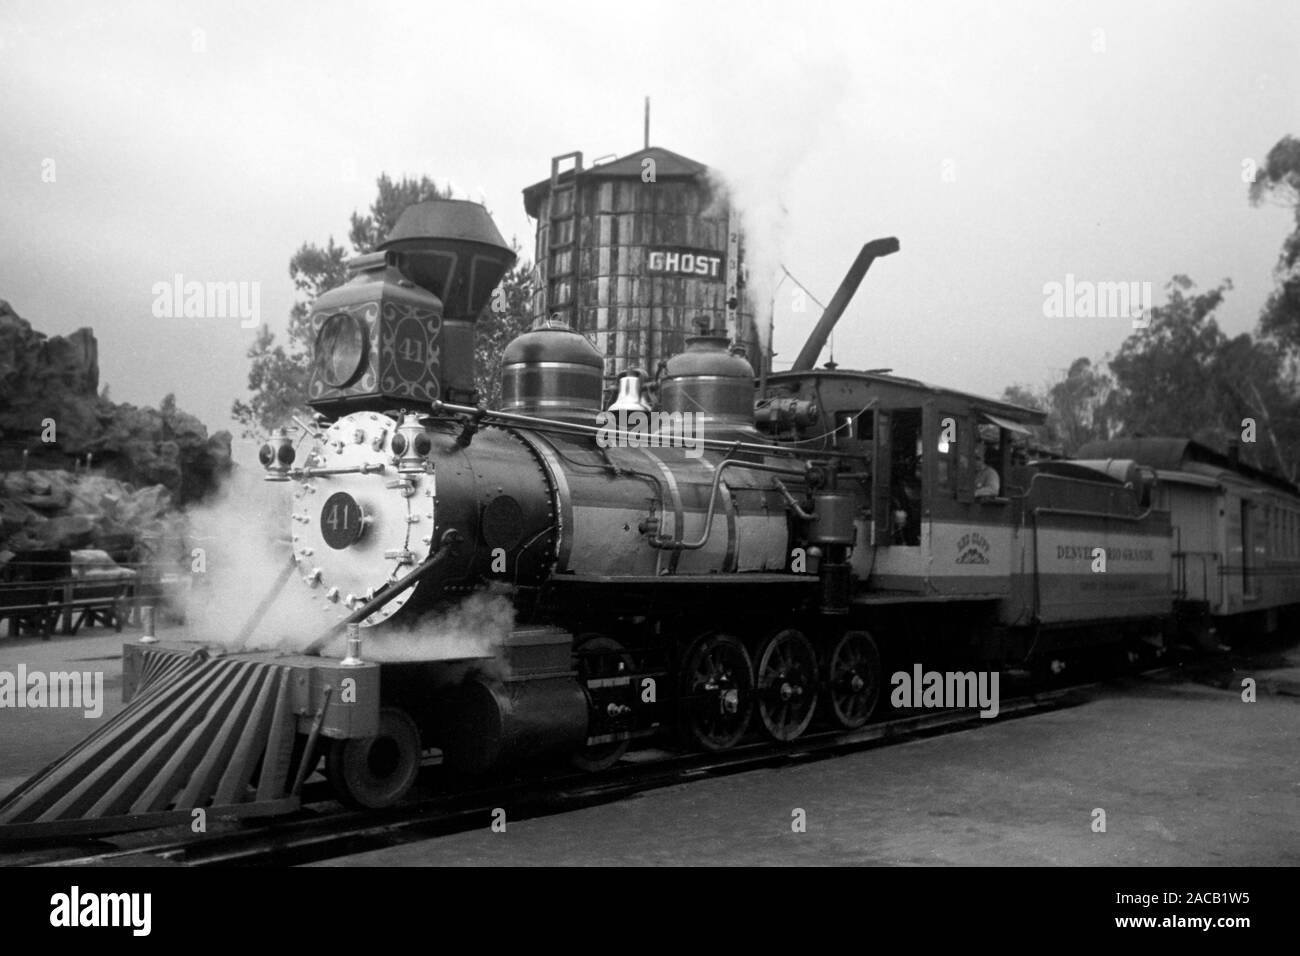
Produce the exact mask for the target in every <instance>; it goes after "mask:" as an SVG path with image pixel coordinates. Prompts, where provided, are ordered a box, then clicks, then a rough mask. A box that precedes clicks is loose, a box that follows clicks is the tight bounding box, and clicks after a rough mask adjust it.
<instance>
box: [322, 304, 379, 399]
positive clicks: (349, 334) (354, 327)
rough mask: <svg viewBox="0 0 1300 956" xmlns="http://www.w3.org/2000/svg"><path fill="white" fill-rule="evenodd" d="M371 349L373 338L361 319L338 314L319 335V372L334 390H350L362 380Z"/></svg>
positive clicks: (326, 322)
mask: <svg viewBox="0 0 1300 956" xmlns="http://www.w3.org/2000/svg"><path fill="white" fill-rule="evenodd" d="M369 349H370V338H369V336H368V335H366V330H365V326H364V325H363V324H362V322H361V320H360V319H358V318H357V317H356V316H355V315H350V314H349V313H347V312H336V313H334V314H333V315H331V316H330V317H329V318H327V319H326V320H325V321H324V322H322V323H321V327H320V331H319V332H317V333H316V350H315V355H316V370H317V372H318V373H319V374H320V377H321V378H322V379H323V380H324V382H325V384H326V385H329V386H330V387H331V388H347V387H348V386H349V385H351V384H352V383H353V382H355V381H356V380H357V379H358V378H359V377H360V375H361V372H362V370H363V369H364V368H365V365H366V358H367V353H368V352H369Z"/></svg>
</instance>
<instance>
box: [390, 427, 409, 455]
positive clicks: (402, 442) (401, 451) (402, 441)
mask: <svg viewBox="0 0 1300 956" xmlns="http://www.w3.org/2000/svg"><path fill="white" fill-rule="evenodd" d="M389 447H390V448H391V449H392V450H393V454H394V455H396V456H397V457H398V458H401V457H402V456H403V455H405V454H406V436H405V435H403V434H402V433H401V432H398V433H397V434H396V435H394V436H393V440H392V441H391V442H390V443H389Z"/></svg>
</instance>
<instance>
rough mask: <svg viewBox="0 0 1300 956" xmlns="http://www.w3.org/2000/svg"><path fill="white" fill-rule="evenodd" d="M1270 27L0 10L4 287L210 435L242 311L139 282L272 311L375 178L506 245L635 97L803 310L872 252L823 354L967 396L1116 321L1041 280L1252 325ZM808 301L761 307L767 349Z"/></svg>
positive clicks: (1121, 322)
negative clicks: (1246, 174) (305, 251)
mask: <svg viewBox="0 0 1300 956" xmlns="http://www.w3.org/2000/svg"><path fill="white" fill-rule="evenodd" d="M196 31H200V32H196ZM1298 44H1300V4H1297V3H1295V2H1294V0H1278V2H1259V3H1242V2H1235V0H1234V2H1218V3H1210V2H1199V3H1172V2H1171V3H1148V2H1144V3H1141V4H1134V3H1132V2H1128V0H1123V2H1118V3H1068V4H1050V3H1043V2H1028V3H1023V4H1014V3H999V4H978V3H961V4H956V3H954V4H947V3H943V4H939V3H925V2H906V3H898V4H875V3H863V2H859V0H835V2H831V3H826V4H819V3H815V2H810V0H799V2H786V3H768V4H763V3H754V2H744V3H720V2H704V0H695V2H671V0H657V2H654V3H610V2H607V0H606V2H597V3H590V4H587V3H575V2H567V0H558V2H551V3H546V4H514V3H493V2H487V0H472V2H460V3H444V2H421V3H415V2H412V3H408V4H402V3H376V2H366V3H318V2H314V3H310V4H308V3H303V4H292V3H280V2H276V3H265V2H256V3H210V4H204V3H166V4H156V5H154V4H147V3H134V2H133V3H86V4H61V3H51V2H47V0H40V2H34V3H13V2H6V3H5V4H4V5H3V8H0V129H3V135H0V298H4V299H8V300H9V301H10V302H11V303H12V305H13V306H14V308H15V309H16V310H17V311H18V312H19V314H21V315H22V316H24V317H25V318H27V319H28V320H29V321H31V322H32V323H33V325H34V326H35V327H36V328H37V329H39V330H40V331H43V332H46V333H50V334H54V333H67V332H70V331H72V330H74V329H76V328H78V327H80V326H84V325H89V326H92V327H93V328H94V330H95V334H96V336H97V337H98V339H99V346H100V368H101V381H102V382H104V383H107V384H108V385H109V386H110V387H111V390H112V396H113V398H114V399H116V400H118V401H131V402H135V403H146V404H156V403H157V402H158V401H159V400H160V399H161V398H162V396H163V395H164V394H166V393H167V392H175V393H176V396H177V400H178V402H179V404H180V405H181V407H182V408H185V409H187V410H190V411H193V412H194V413H196V414H198V415H199V416H200V417H201V418H202V419H203V420H204V421H205V422H206V423H207V424H208V426H209V427H210V428H211V429H213V430H215V429H216V428H221V427H230V423H229V421H228V411H229V407H230V404H231V401H232V400H233V399H235V398H236V397H243V395H244V394H245V389H246V383H247V360H246V359H245V356H244V352H245V349H246V348H247V346H248V344H249V343H250V342H251V341H252V338H253V336H254V334H255V333H254V331H252V330H250V329H244V328H241V327H240V323H239V321H238V319H237V318H225V319H185V318H158V317H156V316H155V315H154V314H153V311H152V309H151V306H152V304H153V300H154V296H153V293H152V287H153V285H154V283H156V282H160V281H167V282H169V281H171V280H172V277H173V276H174V275H175V274H176V273H180V274H182V275H183V276H184V277H185V278H186V280H198V281H239V282H258V283H260V289H261V301H260V307H261V314H262V318H263V320H264V321H265V322H267V323H269V324H270V326H271V327H272V328H273V329H275V330H277V331H280V330H283V328H284V326H285V322H286V318H287V315H288V311H289V308H290V305H291V303H292V301H293V296H294V290H293V286H292V283H291V282H290V280H289V276H288V270H287V266H288V261H289V257H290V256H291V255H292V253H293V252H294V250H295V249H296V248H297V247H298V246H299V245H300V244H301V243H302V242H303V241H305V240H312V241H317V242H322V243H323V242H324V241H325V240H326V239H327V238H328V237H329V236H331V235H333V236H334V237H335V238H336V239H339V240H342V239H343V238H344V237H345V235H346V232H347V224H348V216H349V214H350V213H351V212H352V211H353V210H354V209H363V208H365V207H366V206H368V205H369V203H370V201H371V200H372V199H373V197H374V191H375V190H374V179H375V177H376V176H378V174H379V173H380V172H384V171H387V172H389V173H391V174H394V175H400V174H411V175H419V174H426V173H427V174H429V175H431V176H433V177H435V178H436V179H438V180H439V181H440V182H447V181H449V182H450V183H451V184H452V185H453V186H454V187H455V189H456V190H457V193H458V194H459V195H466V196H468V197H469V198H473V199H481V200H483V201H485V202H486V203H487V204H488V206H489V208H490V209H491V210H492V211H493V213H494V215H495V217H496V219H497V222H498V225H499V226H500V227H501V230H502V232H503V233H504V234H505V235H506V236H507V237H509V236H512V235H514V236H518V238H519V240H520V242H521V243H522V244H523V245H524V247H525V249H526V250H527V252H528V255H529V258H531V253H532V241H533V223H532V222H531V221H530V220H529V219H528V218H527V216H526V215H525V213H524V210H523V203H522V199H521V196H520V190H521V189H522V188H523V187H524V186H526V185H528V184H530V183H532V182H534V181H536V180H539V179H542V178H544V177H545V176H547V175H548V174H549V170H550V159H551V157H552V156H553V155H557V154H560V153H564V152H569V151H571V150H582V151H583V152H584V154H585V156H586V158H587V161H588V162H590V161H591V160H593V159H595V158H597V157H601V156H604V155H608V154H625V153H629V152H633V151H635V150H637V149H639V148H640V147H641V145H642V98H643V97H644V96H646V95H649V96H650V97H651V98H652V110H653V113H652V132H651V141H652V143H654V144H655V145H659V146H664V147H667V148H669V149H673V150H675V151H677V152H680V153H683V154H685V155H687V156H690V157H692V158H694V159H698V160H700V161H702V162H705V163H708V164H710V165H713V166H716V167H719V168H721V169H723V170H724V171H726V172H728V173H730V174H731V175H732V176H733V177H734V178H735V179H736V181H737V182H738V183H739V184H740V186H741V187H742V192H743V193H744V194H745V195H746V196H749V197H751V202H753V203H754V204H755V205H756V207H757V209H756V211H755V215H756V216H758V217H759V219H760V221H761V222H762V223H763V224H764V226H765V227H767V228H768V230H769V232H770V234H769V236H768V237H767V238H768V239H769V241H770V242H771V243H773V245H774V248H775V249H776V252H777V255H778V257H779V259H780V261H782V262H784V264H785V265H786V266H787V267H788V268H789V269H790V271H791V272H792V273H794V274H795V275H796V276H798V277H799V279H800V280H802V281H803V282H804V283H805V284H806V285H807V286H808V287H809V288H811V289H812V290H813V292H814V293H815V294H816V295H817V296H818V297H820V298H821V299H822V300H823V301H826V300H828V299H829V297H830V296H831V295H832V294H833V292H834V290H835V287H836V285H837V283H838V282H839V280H840V277H841V275H842V274H843V272H844V270H845V269H846V268H847V267H848V265H849V263H850V262H851V261H852V259H853V257H854V255H855V253H856V251H857V248H858V247H859V246H860V245H861V243H863V242H864V241H866V240H868V239H872V238H876V237H878V236H889V235H896V236H898V237H899V239H900V240H901V242H902V252H901V253H899V254H898V255H896V256H893V257H891V258H889V259H886V260H883V261H882V262H880V263H878V264H877V265H876V266H875V267H874V268H873V270H872V272H871V274H870V275H869V276H868V278H867V281H866V282H865V283H864V285H863V287H862V289H861V290H860V291H859V294H858V296H857V298H856V300H855V301H854V303H853V305H852V306H851V307H850V309H849V312H848V313H847V314H846V316H845V318H844V320H843V321H842V323H841V325H840V329H839V332H838V334H837V335H836V338H835V351H836V354H835V357H836V359H837V361H839V362H840V363H841V364H842V365H847V366H853V367H892V368H894V369H895V370H896V371H897V372H899V373H901V374H907V375H911V376H914V377H917V378H921V379H924V380H927V381H931V382H934V383H936V384H943V385H948V386H951V387H956V388H961V389H965V390H969V391H975V392H979V393H985V394H989V395H994V396H996V395H998V394H1000V393H1001V391H1002V389H1003V387H1004V386H1006V385H1007V384H1010V383H1012V382H1026V383H1030V384H1042V383H1044V382H1046V381H1048V380H1050V379H1052V378H1053V377H1054V376H1056V375H1058V374H1059V373H1060V371H1061V370H1063V369H1064V368H1065V367H1066V366H1067V365H1068V364H1069V363H1070V361H1071V360H1072V359H1074V358H1075V357H1077V356H1079V355H1088V356H1091V357H1093V358H1102V357H1103V356H1104V355H1105V354H1106V353H1107V352H1113V351H1114V350H1115V349H1117V348H1118V347H1119V346H1120V344H1121V343H1122V341H1123V339H1124V337H1125V336H1126V335H1128V334H1130V333H1131V332H1132V328H1131V322H1130V321H1128V320H1127V319H1122V318H1112V319H1078V318H1074V319H1065V318H1059V319H1050V318H1046V317H1045V316H1044V312H1043V302H1044V295H1043V286H1044V284H1045V283H1048V282H1053V281H1058V282H1064V281H1065V277H1066V275H1067V273H1072V274H1074V275H1075V277H1076V279H1080V280H1089V281H1096V282H1101V281H1130V282H1131V281H1147V282H1151V283H1152V284H1153V286H1154V288H1155V290H1156V301H1157V303H1159V302H1160V301H1162V299H1163V294H1162V291H1161V290H1162V288H1163V286H1164V284H1165V283H1166V282H1167V281H1168V280H1169V278H1170V277H1171V276H1172V275H1174V274H1175V273H1186V274H1188V275H1190V276H1191V277H1192V278H1193V279H1194V280H1195V281H1196V282H1197V283H1198V284H1200V285H1201V286H1202V287H1204V286H1209V285H1213V284H1216V283H1218V282H1219V281H1220V280H1221V279H1223V278H1225V277H1228V278H1231V279H1232V281H1233V283H1234V284H1235V291H1234V292H1232V293H1231V295H1230V297H1229V298H1228V300H1227V304H1226V307H1225V309H1224V312H1223V316H1222V320H1223V324H1224V325H1225V327H1226V328H1227V330H1228V331H1230V332H1234V333H1235V332H1239V331H1244V330H1247V329H1250V328H1252V327H1253V325H1254V322H1255V318H1256V316H1257V313H1258V310H1259V307H1260V305H1261V304H1262V302H1263V300H1264V298H1265V296H1266V295H1267V292H1268V290H1269V288H1270V287H1271V285H1272V280H1271V277H1270V270H1271V268H1272V266H1273V264H1274V262H1275V260H1276V256H1277V252H1278V248H1279V246H1280V243H1281V241H1282V238H1283V236H1284V235H1285V234H1286V233H1287V231H1288V228H1289V225H1290V219H1289V216H1288V213H1287V211H1286V210H1283V209H1280V208H1276V207H1262V208H1259V209H1254V208H1251V207H1250V205H1249V204H1248V202H1247V200H1246V184H1245V182H1244V181H1243V164H1244V163H1245V162H1247V161H1249V160H1252V159H1253V160H1256V161H1262V159H1263V157H1264V156H1265V154H1266V153H1267V151H1268V149H1269V148H1270V147H1271V146H1272V145H1273V144H1274V143H1275V142H1277V140H1278V139H1280V138H1281V137H1282V136H1283V135H1284V134H1287V133H1292V134H1300V56H1298V55H1297V54H1298V53H1300V49H1298V48H1297V47H1298ZM48 160H53V161H54V162H53V165H52V167H51V165H50V164H49V163H48V162H47V161H48ZM51 168H52V169H53V170H54V181H53V182H46V181H44V180H45V179H48V178H49V177H48V175H46V176H44V177H43V175H42V174H43V172H44V171H48V170H49V169H51ZM782 209H783V210H784V213H785V218H784V221H778V220H779V216H778V215H777V211H778V210H782ZM817 313H818V310H816V309H815V308H813V309H810V310H809V311H808V312H806V313H804V314H802V315H794V314H792V313H791V302H790V300H789V299H788V298H787V297H785V296H784V295H778V297H777V306H776V325H777V330H776V338H775V342H776V348H777V351H778V353H779V355H778V359H777V364H778V367H780V366H781V364H782V363H783V362H785V363H788V362H789V361H791V360H793V358H794V354H795V353H796V352H797V350H798V348H799V345H800V344H801V343H802V341H803V338H804V337H805V335H806V334H807V331H808V329H809V328H811V326H812V323H813V322H814V321H815V318H816V315H817ZM825 357H826V356H825V355H823V360H824V359H825Z"/></svg>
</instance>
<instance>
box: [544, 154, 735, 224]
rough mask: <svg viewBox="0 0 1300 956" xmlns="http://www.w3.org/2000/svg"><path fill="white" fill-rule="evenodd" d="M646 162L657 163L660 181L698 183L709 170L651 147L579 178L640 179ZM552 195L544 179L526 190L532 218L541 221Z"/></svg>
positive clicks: (569, 175) (565, 176) (564, 176)
mask: <svg viewBox="0 0 1300 956" xmlns="http://www.w3.org/2000/svg"><path fill="white" fill-rule="evenodd" d="M644 159H653V160H654V163H655V178H656V179H695V178H697V177H702V176H704V175H706V174H707V173H708V171H709V167H708V166H705V165H704V164H703V163H700V162H696V161H695V160H693V159H691V158H690V157H688V156H683V155H682V154H681V153H674V152H673V151H672V150H671V149H664V148H663V147H662V146H650V147H647V148H646V149H641V150H637V151H636V152H635V153H629V154H628V155H626V156H621V157H619V158H618V159H615V160H612V161H610V162H608V163H602V164H600V165H599V166H590V167H588V168H586V169H584V170H582V172H580V173H579V174H578V177H579V179H580V180H581V181H583V182H586V181H587V180H602V179H640V178H641V172H642V166H641V161H642V160H644ZM573 175H574V173H573V170H572V169H569V170H566V171H565V172H563V173H561V174H560V178H559V181H560V182H562V183H568V182H570V181H572V179H573ZM550 191H551V180H550V179H549V178H548V179H543V180H542V181H541V182H537V183H533V184H532V185H531V186H528V187H527V188H525V189H524V209H525V210H526V211H527V213H528V215H530V216H532V217H533V218H534V219H536V218H537V211H538V209H539V208H540V207H541V202H542V198H543V197H544V196H546V195H547V193H549V192H550Z"/></svg>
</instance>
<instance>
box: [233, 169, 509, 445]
mask: <svg viewBox="0 0 1300 956" xmlns="http://www.w3.org/2000/svg"><path fill="white" fill-rule="evenodd" d="M375 185H376V187H377V193H378V195H377V196H376V198H375V201H374V202H373V203H372V204H371V206H370V209H369V211H368V212H367V214H366V215H364V216H363V215H361V214H360V213H357V212H353V213H352V216H351V224H350V228H349V230H348V242H349V244H350V245H351V247H352V251H351V253H349V251H348V250H347V249H346V248H345V247H344V246H340V245H338V244H336V243H335V241H334V238H333V237H332V236H331V237H330V238H329V239H328V240H327V242H326V244H325V246H324V247H321V246H318V245H316V244H314V243H307V242H305V243H303V244H302V246H301V247H299V249H298V251H297V252H295V253H294V255H293V257H292V258H291V259H290V260H289V275H290V276H291V277H292V279H293V283H294V287H295V288H296V289H297V290H298V292H299V294H300V298H299V299H298V301H296V302H295V303H294V306H293V309H292V311H291V312H290V314H289V328H288V332H287V335H286V337H285V338H286V340H285V342H284V343H283V344H282V343H279V342H277V341H276V337H275V335H274V334H273V333H272V332H271V331H270V330H269V329H267V328H266V327H265V326H263V327H262V328H261V329H259V330H258V334H257V338H256V339H255V340H254V342H253V345H252V346H251V347H250V348H249V350H248V357H249V359H250V367H249V372H248V390H249V392H250V393H251V397H250V398H249V399H248V400H247V401H236V402H235V403H234V404H233V406H232V408H231V414H232V415H233V416H234V418H235V420H236V421H238V422H239V423H240V424H241V425H242V426H243V427H244V434H245V436H248V437H257V436H260V435H264V434H265V433H267V432H269V431H271V430H272V429H275V428H278V427H280V426H282V425H284V424H286V423H287V422H289V420H290V419H291V418H292V417H293V416H295V415H298V416H302V415H305V414H306V404H305V403H306V395H307V383H308V380H309V379H310V375H311V369H310V361H311V348H312V340H311V327H310V322H309V317H310V314H311V312H310V309H311V303H312V302H313V301H314V300H315V299H317V298H318V297H320V296H321V295H323V294H324V293H326V292H328V291H329V290H330V289H333V288H335V287H337V286H339V285H342V284H343V282H344V281H346V279H347V260H348V259H349V258H351V256H352V255H364V254H365V253H368V252H373V251H374V250H375V249H376V248H378V246H379V245H380V244H382V243H383V242H384V241H385V240H386V239H387V238H388V235H389V233H390V232H391V231H392V229H393V227H394V226H395V225H396V224H397V218H398V216H400V215H401V213H402V210H404V209H405V208H406V207H407V206H409V205H411V204H413V203H418V202H425V201H427V200H430V199H451V198H452V192H451V188H450V187H441V186H439V185H438V184H437V183H436V182H435V181H434V180H433V179H430V178H429V177H428V176H422V177H420V179H418V180H416V179H411V178H409V177H404V178H402V179H400V180H394V179H392V178H391V177H389V176H388V174H387V173H385V174H383V175H381V176H380V177H379V179H378V180H376V184H375ZM515 249H516V252H518V244H517V243H516V244H515ZM532 283H533V279H532V269H531V267H530V266H529V265H528V263H527V262H524V261H522V260H519V264H518V265H517V266H516V267H515V268H513V269H511V270H510V271H509V272H508V273H507V275H506V277H505V278H504V279H503V280H502V286H501V288H500V289H498V293H497V295H496V296H495V297H494V299H493V304H497V305H499V308H496V309H493V308H492V307H491V305H492V304H490V305H489V307H488V308H487V309H485V310H484V312H483V314H482V316H480V319H479V322H478V328H477V330H476V336H475V356H476V360H477V375H476V384H477V385H478V387H479V389H480V394H481V395H485V396H490V397H491V398H492V399H493V400H494V401H495V399H496V398H497V397H498V396H499V386H498V385H497V384H496V382H497V379H498V377H499V366H500V354H501V350H502V349H503V348H504V345H505V342H506V341H508V340H509V339H510V338H511V337H513V334H515V330H518V329H520V328H522V325H523V323H524V316H525V315H526V313H527V303H528V301H529V298H530V297H531V295H532Z"/></svg>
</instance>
